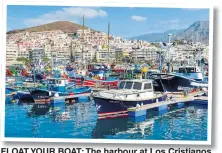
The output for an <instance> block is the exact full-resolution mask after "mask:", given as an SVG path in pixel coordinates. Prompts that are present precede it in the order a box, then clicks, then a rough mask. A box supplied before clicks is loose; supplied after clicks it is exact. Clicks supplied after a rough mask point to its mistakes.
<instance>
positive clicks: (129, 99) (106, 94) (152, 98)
mask: <svg viewBox="0 0 222 153" xmlns="http://www.w3.org/2000/svg"><path fill="white" fill-rule="evenodd" d="M93 97H94V101H95V103H96V108H97V113H98V115H99V119H103V118H112V117H113V116H115V117H120V116H128V112H127V109H128V108H131V107H136V106H139V105H140V106H141V105H146V104H151V103H155V102H159V101H164V100H165V99H166V98H167V95H166V94H165V92H164V89H163V88H162V86H161V84H155V85H154V81H153V80H149V79H144V80H123V81H121V82H120V85H119V88H118V89H112V90H107V91H101V92H97V93H94V94H93Z"/></svg>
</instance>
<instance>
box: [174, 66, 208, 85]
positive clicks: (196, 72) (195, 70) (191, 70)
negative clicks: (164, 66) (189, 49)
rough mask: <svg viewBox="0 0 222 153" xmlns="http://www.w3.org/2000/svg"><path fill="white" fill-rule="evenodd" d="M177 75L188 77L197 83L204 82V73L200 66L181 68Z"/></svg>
mask: <svg viewBox="0 0 222 153" xmlns="http://www.w3.org/2000/svg"><path fill="white" fill-rule="evenodd" d="M176 74H177V75H181V76H184V77H188V78H190V79H194V80H196V81H203V80H204V76H203V73H202V71H201V69H200V67H198V66H180V67H179V70H178V72H177V73H176Z"/></svg>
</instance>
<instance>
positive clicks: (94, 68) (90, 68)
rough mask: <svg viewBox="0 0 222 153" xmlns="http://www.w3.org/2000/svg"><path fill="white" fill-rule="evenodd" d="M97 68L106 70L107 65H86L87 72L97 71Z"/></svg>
mask: <svg viewBox="0 0 222 153" xmlns="http://www.w3.org/2000/svg"><path fill="white" fill-rule="evenodd" d="M99 70H103V71H107V70H108V68H107V66H106V65H104V64H89V65H88V71H89V72H92V71H99Z"/></svg>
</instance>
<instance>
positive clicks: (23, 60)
mask: <svg viewBox="0 0 222 153" xmlns="http://www.w3.org/2000/svg"><path fill="white" fill-rule="evenodd" d="M16 61H19V62H23V63H24V64H25V65H28V64H29V63H30V61H29V59H28V58H25V57H18V58H17V59H16Z"/></svg>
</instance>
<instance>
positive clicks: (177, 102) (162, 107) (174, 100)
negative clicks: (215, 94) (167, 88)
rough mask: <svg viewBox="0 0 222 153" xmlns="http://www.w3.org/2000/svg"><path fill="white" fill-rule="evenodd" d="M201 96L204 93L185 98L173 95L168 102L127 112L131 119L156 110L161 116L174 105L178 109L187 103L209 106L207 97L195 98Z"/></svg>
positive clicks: (152, 104)
mask: <svg viewBox="0 0 222 153" xmlns="http://www.w3.org/2000/svg"><path fill="white" fill-rule="evenodd" d="M200 94H202V92H195V93H190V94H188V95H187V96H184V97H178V96H175V95H172V96H171V98H168V99H167V100H166V101H160V102H156V103H151V104H147V105H141V106H137V107H132V108H128V110H127V111H128V116H129V117H139V116H144V115H146V114H147V110H150V109H156V110H157V111H158V112H159V114H160V115H161V114H164V113H166V112H168V110H169V108H170V107H171V106H172V105H174V106H177V108H183V107H184V105H185V103H188V102H189V103H193V104H195V103H198V104H204V105H207V103H208V99H207V98H208V97H205V96H198V97H195V96H197V95H200ZM200 101H201V102H200Z"/></svg>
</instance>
